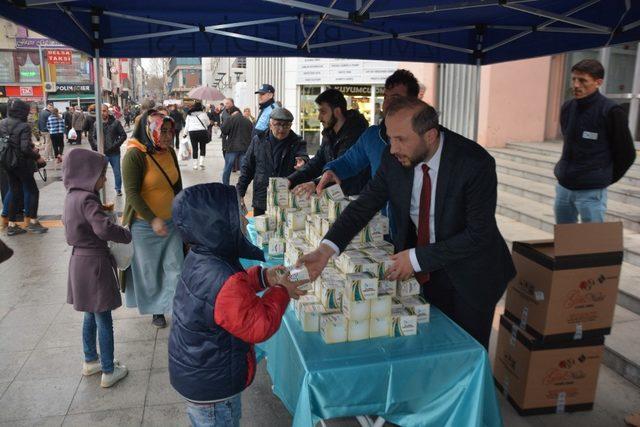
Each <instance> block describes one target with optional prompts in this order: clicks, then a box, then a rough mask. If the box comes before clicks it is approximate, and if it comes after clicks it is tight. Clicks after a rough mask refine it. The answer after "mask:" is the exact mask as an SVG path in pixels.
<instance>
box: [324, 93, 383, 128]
mask: <svg viewBox="0 0 640 427" xmlns="http://www.w3.org/2000/svg"><path fill="white" fill-rule="evenodd" d="M330 87H332V88H334V89H338V90H339V91H340V92H342V94H343V95H344V97H345V98H346V100H347V109H353V110H358V111H360V113H362V115H364V117H365V118H366V119H367V121H368V122H369V123H372V114H373V112H372V111H371V95H372V94H371V86H368V85H367V86H365V85H335V86H330Z"/></svg>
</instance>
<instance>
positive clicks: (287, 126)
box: [273, 122, 291, 129]
mask: <svg viewBox="0 0 640 427" xmlns="http://www.w3.org/2000/svg"><path fill="white" fill-rule="evenodd" d="M273 127H274V128H280V129H291V122H275V123H273Z"/></svg>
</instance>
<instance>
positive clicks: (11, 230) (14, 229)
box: [7, 225, 27, 236]
mask: <svg viewBox="0 0 640 427" xmlns="http://www.w3.org/2000/svg"><path fill="white" fill-rule="evenodd" d="M26 232H27V230H25V229H24V228H21V227H19V226H17V225H9V226H7V236H17V235H18V234H24V233H26Z"/></svg>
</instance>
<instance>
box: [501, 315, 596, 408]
mask: <svg viewBox="0 0 640 427" xmlns="http://www.w3.org/2000/svg"><path fill="white" fill-rule="evenodd" d="M603 352H604V337H602V336H599V337H592V338H588V339H584V340H581V341H567V342H565V343H544V342H542V341H539V340H535V338H534V337H533V336H531V335H530V334H528V333H527V332H526V331H524V330H522V329H520V328H519V327H518V325H517V324H515V323H513V322H511V321H510V320H509V319H508V318H506V317H505V316H501V318H500V330H499V332H498V345H497V347H496V353H495V359H494V364H493V376H494V379H495V382H496V384H497V386H498V389H499V390H500V391H501V392H502V393H504V395H505V396H506V398H507V400H508V401H509V402H510V403H511V404H512V405H513V406H514V408H515V409H516V410H517V411H518V413H519V414H520V415H537V414H548V413H556V412H574V411H586V410H590V409H592V408H593V402H594V399H595V394H596V386H597V383H598V373H599V370H600V363H601V362H602V357H603Z"/></svg>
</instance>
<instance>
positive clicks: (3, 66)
mask: <svg viewBox="0 0 640 427" xmlns="http://www.w3.org/2000/svg"><path fill="white" fill-rule="evenodd" d="M15 81H16V76H15V68H14V65H13V52H6V51H3V52H0V82H3V83H15Z"/></svg>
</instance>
